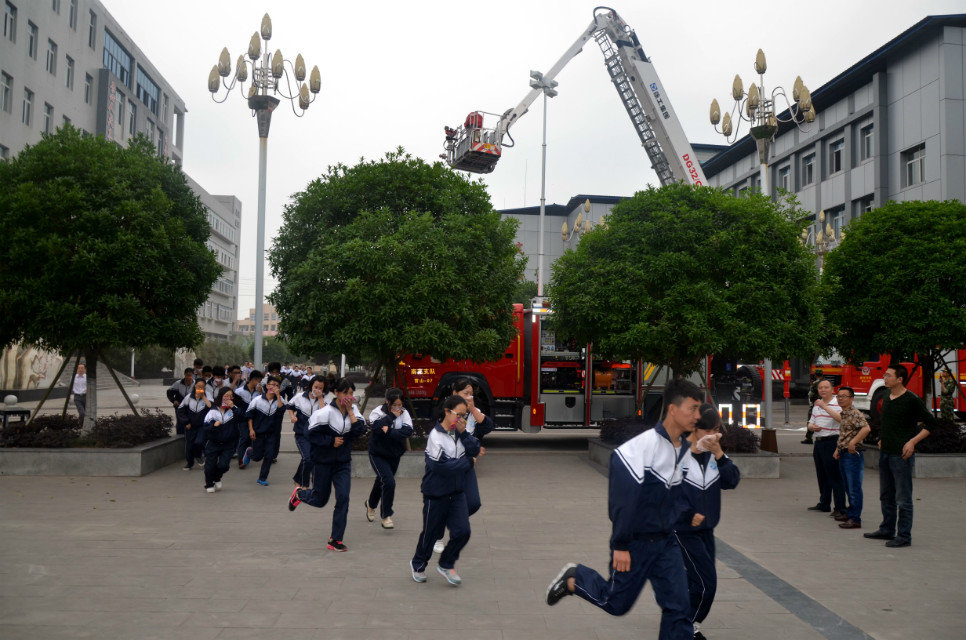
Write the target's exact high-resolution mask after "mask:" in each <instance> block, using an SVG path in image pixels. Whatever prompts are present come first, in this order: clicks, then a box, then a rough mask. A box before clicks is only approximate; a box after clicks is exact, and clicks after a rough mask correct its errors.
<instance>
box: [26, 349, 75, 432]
mask: <svg viewBox="0 0 966 640" xmlns="http://www.w3.org/2000/svg"><path fill="white" fill-rule="evenodd" d="M68 362H70V358H65V359H64V362H63V363H62V364H61V365H60V369H58V370H57V375H56V376H54V379H53V380H51V382H50V386H49V387H47V391H46V392H45V393H44V397H43V398H41V399H40V402H39V403H37V408H36V409H34V414H33V415H32V416H30V420H28V421H27V426H30V423H31V422H33V421H34V418H36V417H37V414H39V413H40V408H41V407H42V406H44V403H45V402H47V398H49V397H50V392H51V391H53V390H54V387H55V386H57V381H58V380H60V376H61V374H62V373H64V369H66V368H67V363H68ZM67 398H68V399H70V389H69V388H68V389H67Z"/></svg>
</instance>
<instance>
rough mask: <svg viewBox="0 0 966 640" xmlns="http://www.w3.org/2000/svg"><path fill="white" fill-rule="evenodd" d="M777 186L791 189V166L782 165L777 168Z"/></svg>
mask: <svg viewBox="0 0 966 640" xmlns="http://www.w3.org/2000/svg"><path fill="white" fill-rule="evenodd" d="M778 188H779V189H784V190H785V191H791V190H792V169H791V167H782V168H781V169H779V170H778Z"/></svg>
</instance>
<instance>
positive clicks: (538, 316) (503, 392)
mask: <svg viewBox="0 0 966 640" xmlns="http://www.w3.org/2000/svg"><path fill="white" fill-rule="evenodd" d="M552 316H553V312H552V311H551V310H550V309H548V308H543V307H536V308H534V309H524V307H523V305H521V304H515V305H513V322H514V325H515V326H516V330H517V337H516V338H514V340H513V341H512V342H511V343H510V346H509V347H507V349H506V351H505V352H504V353H503V357H502V358H500V359H499V360H496V361H493V362H485V363H474V362H471V361H469V360H446V361H440V360H437V359H435V358H433V357H432V356H430V355H426V354H413V355H407V356H403V357H401V358H400V359H399V362H398V363H397V367H396V384H397V386H400V387H402V388H404V389H405V390H406V391H407V392H408V394H409V397H410V399H411V400H412V402H413V408H414V409H415V410H416V414H417V416H421V417H433V416H435V415H437V414H438V412H439V406H440V405H441V404H442V401H443V399H445V398H446V396H448V395H450V394H451V393H452V384H453V382H454V381H455V380H456V379H457V378H460V377H466V378H469V379H471V380H472V381H473V383H474V384H475V386H476V387H477V390H476V399H475V401H476V403H477V405H478V406H479V407H480V410H481V411H483V413H485V414H487V415H489V416H491V417H492V418H493V420H494V422H495V423H496V427H497V428H498V429H520V430H521V431H524V432H527V433H535V432H537V431H540V429H541V428H542V427H587V426H590V425H591V424H593V423H595V422H597V421H599V420H603V419H606V418H618V417H626V416H631V415H634V413H635V411H636V409H637V406H638V404H639V403H640V400H641V397H642V394H643V393H644V392H645V391H648V387H650V390H649V394H648V401H647V402H645V403H644V405H643V413H644V416H645V418H646V419H649V420H657V419H658V416H657V415H656V414H657V413H658V412H659V411H660V393H661V391H662V390H663V387H664V384H665V382H666V380H667V374H666V373H664V372H663V371H662V370H660V369H659V367H656V366H654V365H651V364H647V363H638V364H633V363H630V362H616V361H612V360H606V359H600V358H596V357H594V355H593V347H592V345H577V344H576V343H575V342H574V341H573V340H571V339H569V338H568V337H567V336H564V335H563V334H561V333H559V332H557V331H556V330H555V329H554V328H553V321H552ZM588 380H590V381H591V383H590V384H587V381H588Z"/></svg>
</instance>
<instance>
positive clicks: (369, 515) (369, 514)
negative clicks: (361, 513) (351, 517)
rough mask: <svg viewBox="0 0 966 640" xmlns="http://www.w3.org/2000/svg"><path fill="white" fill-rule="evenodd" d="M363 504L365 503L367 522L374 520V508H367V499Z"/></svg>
mask: <svg viewBox="0 0 966 640" xmlns="http://www.w3.org/2000/svg"><path fill="white" fill-rule="evenodd" d="M365 505H366V520H368V521H369V522H375V521H376V510H375V509H370V508H369V501H368V500H366V502H365Z"/></svg>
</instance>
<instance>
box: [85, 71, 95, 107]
mask: <svg viewBox="0 0 966 640" xmlns="http://www.w3.org/2000/svg"><path fill="white" fill-rule="evenodd" d="M92 97H94V78H93V77H91V74H89V73H85V74H84V102H85V103H86V104H90V103H91V98H92Z"/></svg>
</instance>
